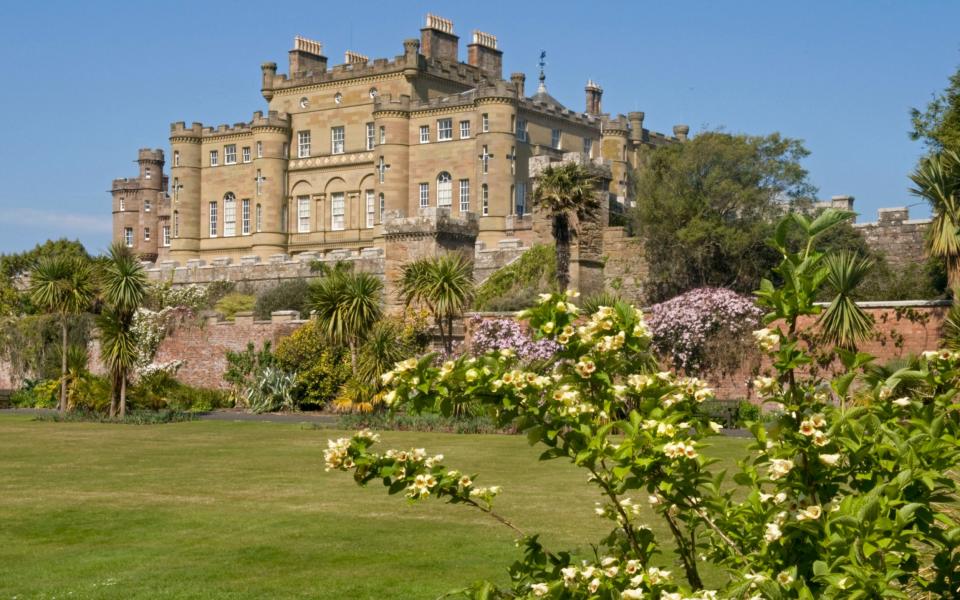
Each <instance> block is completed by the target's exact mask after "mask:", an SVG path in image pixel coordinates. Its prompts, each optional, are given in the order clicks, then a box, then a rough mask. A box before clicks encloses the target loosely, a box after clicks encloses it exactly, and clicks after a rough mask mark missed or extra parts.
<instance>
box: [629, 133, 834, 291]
mask: <svg viewBox="0 0 960 600" xmlns="http://www.w3.org/2000/svg"><path fill="white" fill-rule="evenodd" d="M808 154H809V152H808V151H807V150H806V148H804V147H803V144H802V143H801V142H799V141H797V140H792V139H789V138H785V137H782V136H780V135H779V134H776V133H775V134H771V135H768V136H763V137H759V136H748V135H733V134H729V133H724V132H719V131H714V132H707V133H703V134H700V135H698V136H696V137H695V138H693V139H692V140H690V141H688V142H686V143H684V144H671V145H669V146H663V147H660V148H657V149H655V150H653V151H652V152H650V153H649V154H648V156H647V159H646V164H645V165H644V167H643V169H642V170H641V171H640V172H639V173H637V175H636V184H635V192H636V199H637V205H636V207H635V208H634V209H633V210H632V219H633V223H634V229H635V230H636V231H637V233H638V234H639V235H640V236H641V237H642V238H643V240H644V248H645V259H646V261H647V264H648V265H649V278H648V283H647V295H648V297H647V300H648V301H651V302H658V301H661V300H664V299H667V298H671V297H673V296H675V295H677V294H679V293H682V292H684V291H686V290H689V289H693V288H698V287H726V288H730V289H733V290H735V291H738V292H740V293H748V292H750V291H752V290H754V289H755V288H756V285H757V283H758V282H759V281H760V278H761V276H762V275H763V274H764V273H766V272H768V271H769V269H770V268H771V267H772V266H773V265H775V264H776V262H777V257H776V255H775V253H774V252H773V251H772V250H771V249H770V248H769V247H768V246H767V244H766V240H767V239H768V238H769V237H770V235H771V234H772V231H773V223H774V222H775V221H776V219H777V218H779V216H780V215H782V214H783V212H784V210H785V208H786V205H788V204H802V203H803V202H804V201H809V199H810V198H813V197H814V195H815V193H816V190H815V188H814V187H813V186H812V185H811V184H810V183H809V181H808V180H807V171H806V170H804V168H803V167H802V166H801V165H800V161H801V159H803V158H804V157H805V156H807V155H808ZM681 257H682V258H681Z"/></svg>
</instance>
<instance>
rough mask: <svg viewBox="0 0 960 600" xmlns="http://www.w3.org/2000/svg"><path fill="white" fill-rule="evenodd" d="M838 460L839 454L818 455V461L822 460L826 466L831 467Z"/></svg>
mask: <svg viewBox="0 0 960 600" xmlns="http://www.w3.org/2000/svg"><path fill="white" fill-rule="evenodd" d="M838 460H840V455H839V454H821V455H820V462H822V463H823V464H825V465H826V466H828V467H832V466H833V465H835V464H837V461H838Z"/></svg>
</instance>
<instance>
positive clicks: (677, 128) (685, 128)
mask: <svg viewBox="0 0 960 600" xmlns="http://www.w3.org/2000/svg"><path fill="white" fill-rule="evenodd" d="M689 133H690V126H689V125H682V124H681V125H674V126H673V137H675V138H677V139H678V140H680V141H681V142H685V141H687V134H689Z"/></svg>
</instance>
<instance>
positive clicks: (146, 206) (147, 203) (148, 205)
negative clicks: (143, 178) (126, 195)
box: [143, 198, 150, 212]
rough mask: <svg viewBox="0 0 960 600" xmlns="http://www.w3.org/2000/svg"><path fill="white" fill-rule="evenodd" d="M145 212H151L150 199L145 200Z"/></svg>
mask: <svg viewBox="0 0 960 600" xmlns="http://www.w3.org/2000/svg"><path fill="white" fill-rule="evenodd" d="M143 212H150V200H149V199H148V198H144V199H143Z"/></svg>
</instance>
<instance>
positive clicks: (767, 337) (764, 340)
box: [753, 327, 780, 352]
mask: <svg viewBox="0 0 960 600" xmlns="http://www.w3.org/2000/svg"><path fill="white" fill-rule="evenodd" d="M753 339H754V340H756V342H757V346H758V347H759V348H760V349H761V350H763V351H764V352H770V351H772V350H774V349H776V347H777V344H778V343H780V336H779V335H778V334H777V333H774V332H773V331H771V330H770V329H769V328H767V327H764V328H763V329H757V330H756V331H754V332H753Z"/></svg>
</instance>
